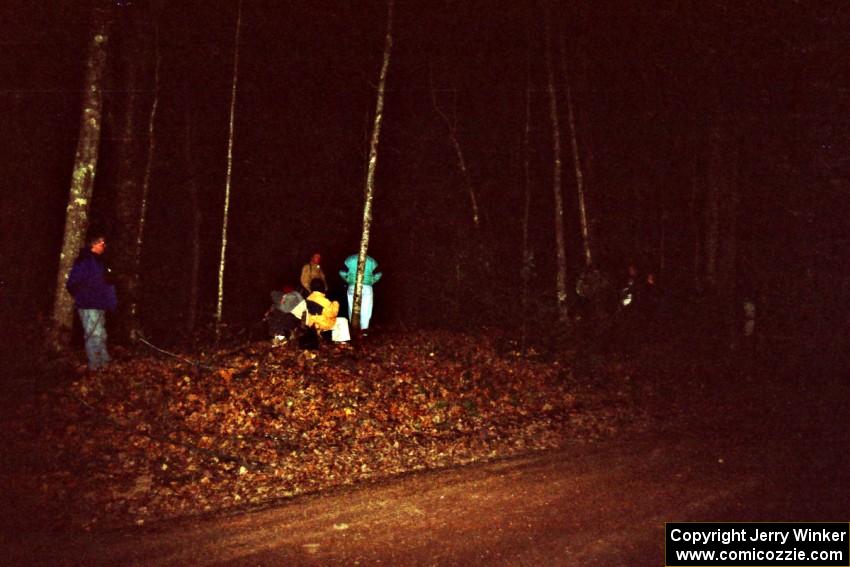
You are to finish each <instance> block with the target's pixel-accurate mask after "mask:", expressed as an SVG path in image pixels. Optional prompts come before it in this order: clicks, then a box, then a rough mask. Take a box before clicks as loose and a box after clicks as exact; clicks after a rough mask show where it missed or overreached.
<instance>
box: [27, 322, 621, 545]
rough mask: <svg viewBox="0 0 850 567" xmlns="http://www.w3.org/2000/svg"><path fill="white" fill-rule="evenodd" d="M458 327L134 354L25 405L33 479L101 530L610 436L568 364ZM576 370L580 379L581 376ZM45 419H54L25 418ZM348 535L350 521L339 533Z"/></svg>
mask: <svg viewBox="0 0 850 567" xmlns="http://www.w3.org/2000/svg"><path fill="white" fill-rule="evenodd" d="M492 345H493V342H491V341H488V340H487V339H482V338H480V337H470V336H465V335H460V334H452V333H434V332H431V333H421V334H411V335H405V336H403V337H393V339H392V342H390V339H385V340H384V342H381V341H377V340H373V341H372V342H370V343H369V344H368V345H367V346H365V347H364V348H363V349H362V350H360V351H358V352H351V351H337V350H334V349H333V347H332V346H327V347H323V348H324V349H325V350H321V351H319V352H318V353H313V354H316V355H317V356H316V357H315V358H309V359H308V358H306V357H305V356H304V354H303V353H302V352H301V351H298V350H295V349H292V348H289V349H286V348H278V349H273V350H272V349H271V348H270V347H269V345H268V344H267V343H254V344H250V345H247V346H246V347H244V348H240V349H238V351H237V352H236V353H235V354H232V355H229V356H224V355H221V354H218V356H217V358H216V360H217V361H218V364H219V366H221V369H219V370H214V371H202V372H199V371H198V369H197V368H192V367H191V366H189V365H188V364H187V363H185V362H178V361H172V360H162V359H157V358H137V359H133V360H129V361H126V362H122V363H120V364H116V365H114V366H113V367H112V368H111V369H110V370H109V371H108V372H103V373H97V374H87V375H85V376H83V377H80V378H79V379H78V380H77V381H75V382H74V383H72V384H70V385H69V386H67V387H64V388H61V389H59V390H56V391H53V392H52V394H51V395H50V396H48V399H46V400H42V404H41V405H39V406H38V407H31V408H28V409H27V408H22V409H21V411H20V413H19V416H18V417H17V419H18V420H19V421H20V423H18V424H17V426H16V427H15V428H12V429H11V430H16V431H31V432H33V433H32V434H31V438H30V439H29V440H28V442H30V443H31V444H32V447H31V448H32V450H33V451H34V452H36V453H40V454H41V455H42V457H44V459H45V464H44V466H43V467H42V470H39V471H38V472H37V473H36V474H33V475H31V477H29V478H28V479H25V480H24V482H25V483H28V486H29V488H30V489H31V490H32V492H33V493H34V494H38V495H39V497H40V498H42V499H43V501H44V502H45V503H48V502H51V501H53V502H57V503H59V504H58V506H57V507H62V508H63V510H64V511H65V512H66V514H67V515H66V516H65V517H64V520H65V521H66V522H70V523H71V524H73V525H75V526H78V527H83V528H92V527H94V526H97V525H108V526H110V527H115V526H120V525H133V524H137V525H140V524H141V523H150V522H151V521H154V520H161V519H165V518H171V517H177V516H185V515H191V514H201V513H208V512H217V511H221V510H226V509H232V508H235V507H244V506H252V505H258V504H262V503H268V502H272V501H274V500H277V499H280V498H287V497H291V496H293V495H297V494H302V493H306V492H312V491H316V490H320V489H324V488H328V487H332V486H339V485H346V484H352V483H355V482H358V481H361V480H364V479H376V478H385V477H388V476H391V475H395V474H398V473H401V472H406V471H412V470H422V469H427V468H436V467H443V466H448V465H456V464H463V463H470V462H475V461H479V460H483V459H490V458H495V457H503V456H509V455H513V454H518V453H521V452H526V451H532V450H541V449H548V448H554V447H557V446H559V445H561V444H562V443H563V442H564V441H565V440H566V439H590V438H594V437H595V436H599V435H610V434H612V433H613V432H616V431H617V427H618V426H619V424H620V423H622V421H623V416H622V415H621V412H619V411H618V409H617V408H616V407H614V408H606V407H605V405H604V404H595V405H594V404H593V403H588V402H587V400H584V401H585V403H584V405H583V407H582V408H579V404H578V401H579V398H578V397H577V394H576V392H575V390H577V388H575V383H574V382H573V381H572V378H565V377H564V376H565V373H564V372H563V371H562V368H561V367H560V366H559V365H557V364H547V363H545V362H543V361H541V360H539V359H535V360H529V359H523V358H521V357H517V356H510V355H509V356H507V357H502V356H500V355H499V354H498V353H497V351H496V350H495V348H494V347H493V346H492ZM570 376H571V374H570ZM28 420H30V421H32V420H40V421H42V423H43V424H44V427H42V428H41V429H39V428H38V427H28V426H27V422H28ZM340 529H342V528H340Z"/></svg>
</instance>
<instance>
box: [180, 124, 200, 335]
mask: <svg viewBox="0 0 850 567" xmlns="http://www.w3.org/2000/svg"><path fill="white" fill-rule="evenodd" d="M193 126H194V113H193V112H192V110H191V109H190V108H187V109H186V124H185V130H184V139H183V159H184V161H185V167H186V177H187V181H186V183H187V191H188V192H189V202H190V204H191V207H192V225H191V227H190V235H191V240H192V242H191V244H192V257H191V262H190V268H189V282H188V290H189V297H188V300H187V315H186V331H187V332H188V333H194V331H195V326H196V324H197V321H198V285H199V281H200V273H201V222H202V216H201V202H200V198H199V197H198V181H197V179H196V177H195V176H196V174H197V168H196V167H195V160H194V157H193V155H192V149H193V147H194V143H193V140H194V130H193Z"/></svg>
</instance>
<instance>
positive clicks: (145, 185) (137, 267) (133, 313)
mask: <svg viewBox="0 0 850 567" xmlns="http://www.w3.org/2000/svg"><path fill="white" fill-rule="evenodd" d="M155 25H156V29H155V30H154V75H153V76H154V84H153V100H152V101H151V109H150V113H149V114H148V155H147V159H146V161H145V175H144V178H143V179H142V195H141V201H140V202H139V210H138V220H137V222H136V227H137V229H136V238H135V241H134V242H133V254H132V258H133V263H132V272H131V278H130V297H129V298H128V299H129V301H130V307H129V312H128V315H129V328H130V339H131V340H136V339H138V338H139V337H140V336H141V334H142V332H141V325H140V323H139V291H140V288H141V285H140V275H139V274H140V272H141V262H142V245H143V244H144V239H145V221H146V219H147V211H148V194H149V193H150V184H151V171H152V170H153V162H154V156H155V153H156V129H155V126H156V111H157V108H158V107H159V88H160V85H159V71H160V64H161V60H162V56H161V54H160V50H159V25H158V24H155Z"/></svg>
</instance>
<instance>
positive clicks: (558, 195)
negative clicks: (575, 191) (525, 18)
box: [543, 2, 569, 323]
mask: <svg viewBox="0 0 850 567" xmlns="http://www.w3.org/2000/svg"><path fill="white" fill-rule="evenodd" d="M543 19H544V22H543V23H544V27H545V40H546V46H545V55H546V76H547V91H548V93H549V117H550V120H551V123H552V155H553V171H552V192H553V194H554V200H555V206H554V209H555V211H554V212H555V253H556V255H557V261H558V267H557V276H556V282H555V286H556V287H555V289H556V293H557V308H558V321H559V322H561V323H565V322H566V321H567V319H568V318H569V308H568V305H567V251H566V243H565V239H564V202H563V200H564V199H563V188H562V184H561V128H560V125H559V121H558V98H557V96H556V95H555V74H554V72H553V70H552V30H551V26H550V23H549V20H550V5H549V2H545V7H544V13H543Z"/></svg>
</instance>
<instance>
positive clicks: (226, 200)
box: [215, 0, 242, 337]
mask: <svg viewBox="0 0 850 567" xmlns="http://www.w3.org/2000/svg"><path fill="white" fill-rule="evenodd" d="M241 29H242V0H239V8H238V12H237V16H236V35H235V38H234V41H233V82H232V86H231V90H230V124H229V130H228V137H227V174H226V176H225V182H224V212H223V215H222V221H221V259H220V260H219V264H218V301H217V302H216V309H215V321H216V337H219V335H220V333H221V323H222V308H223V306H224V266H225V257H226V253H227V220H228V216H229V214H230V182H231V178H232V174H233V130H234V122H235V114H236V86H237V82H238V80H239V33H240V31H241Z"/></svg>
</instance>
